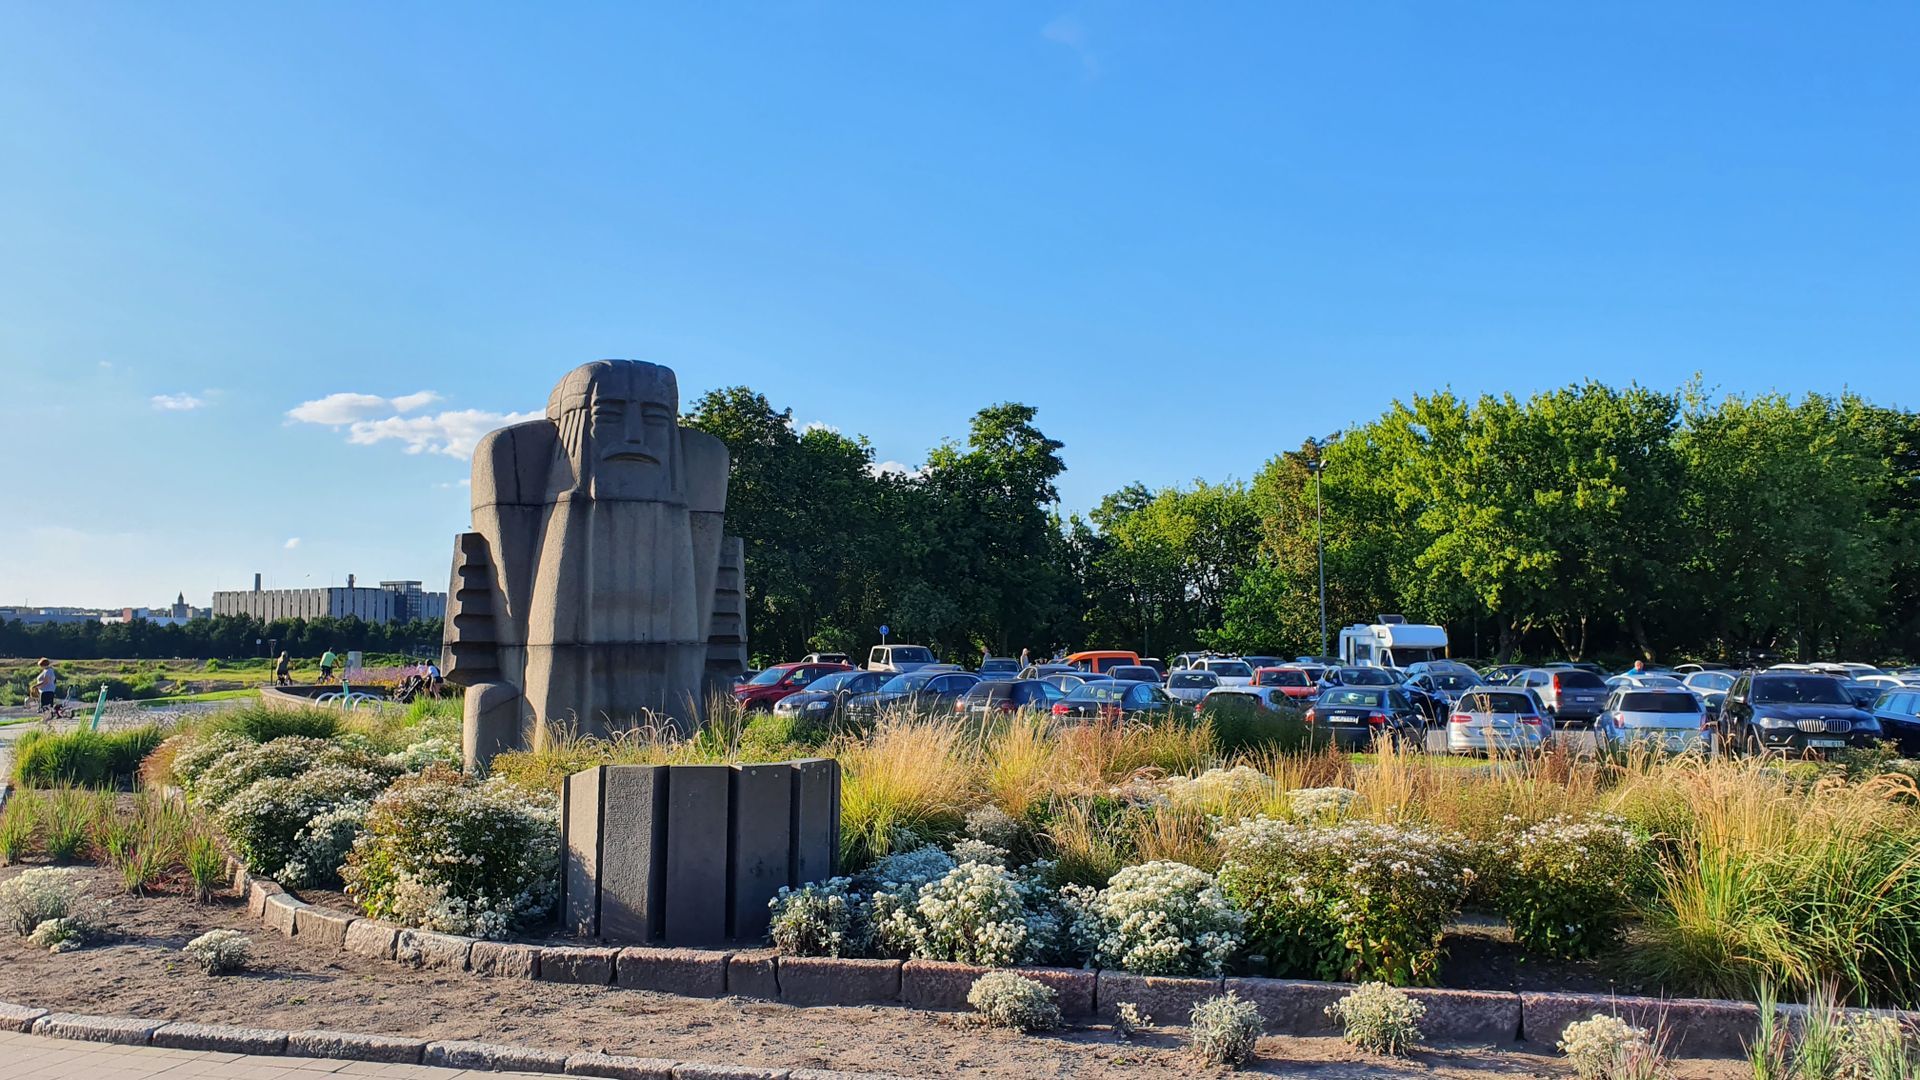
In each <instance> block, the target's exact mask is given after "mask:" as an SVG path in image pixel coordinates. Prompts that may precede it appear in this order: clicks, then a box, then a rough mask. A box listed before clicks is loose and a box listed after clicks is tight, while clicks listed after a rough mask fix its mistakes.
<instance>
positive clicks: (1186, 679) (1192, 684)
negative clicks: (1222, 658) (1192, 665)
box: [1167, 671, 1220, 690]
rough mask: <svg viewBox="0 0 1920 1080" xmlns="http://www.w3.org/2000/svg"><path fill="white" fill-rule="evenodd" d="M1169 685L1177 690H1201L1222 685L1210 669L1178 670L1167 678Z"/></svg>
mask: <svg viewBox="0 0 1920 1080" xmlns="http://www.w3.org/2000/svg"><path fill="white" fill-rule="evenodd" d="M1167 685H1168V686H1171V687H1173V688H1174V689H1175V690H1200V689H1205V688H1207V687H1212V686H1218V685H1220V680H1219V678H1217V677H1216V676H1215V675H1214V674H1213V673H1212V672H1208V671H1182V672H1176V673H1175V674H1174V675H1172V676H1171V677H1170V678H1168V680H1167Z"/></svg>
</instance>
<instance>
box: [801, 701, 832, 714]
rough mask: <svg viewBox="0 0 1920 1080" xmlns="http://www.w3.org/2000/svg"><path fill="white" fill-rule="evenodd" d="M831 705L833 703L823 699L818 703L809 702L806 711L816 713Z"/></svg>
mask: <svg viewBox="0 0 1920 1080" xmlns="http://www.w3.org/2000/svg"><path fill="white" fill-rule="evenodd" d="M832 705H833V702H831V701H828V700H826V699H825V698H822V699H820V700H819V701H809V702H807V711H808V712H816V711H818V710H820V709H825V708H829V707H831V706H832Z"/></svg>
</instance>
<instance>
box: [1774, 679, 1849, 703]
mask: <svg viewBox="0 0 1920 1080" xmlns="http://www.w3.org/2000/svg"><path fill="white" fill-rule="evenodd" d="M1753 701H1754V704H1756V705H1851V704H1852V703H1853V702H1852V700H1851V699H1849V698H1848V697H1847V692H1846V690H1844V689H1842V688H1841V685H1840V680H1838V679H1836V678H1833V677H1832V676H1829V675H1769V676H1766V677H1764V678H1757V679H1755V680H1753Z"/></svg>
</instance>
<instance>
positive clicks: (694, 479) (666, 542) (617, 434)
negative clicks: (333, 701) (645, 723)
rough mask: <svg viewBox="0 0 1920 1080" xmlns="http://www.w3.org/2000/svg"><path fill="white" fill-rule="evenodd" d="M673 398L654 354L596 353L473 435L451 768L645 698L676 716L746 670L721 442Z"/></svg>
mask: <svg viewBox="0 0 1920 1080" xmlns="http://www.w3.org/2000/svg"><path fill="white" fill-rule="evenodd" d="M679 408H680V392H679V386H678V383H677V381H676V380H675V378H674V374H673V372H672V371H671V370H669V369H667V368H664V367H661V366H659V365H657V364H648V363H642V362H639V361H635V360H597V361H595V362H593V363H590V364H584V365H582V366H580V367H577V368H575V369H574V370H572V371H570V372H568V373H567V375H566V377H565V378H563V379H561V380H560V384H559V385H558V386H556V387H554V389H553V393H552V394H551V395H550V396H549V397H548V399H547V411H546V416H545V417H543V418H542V419H539V420H533V421H529V422H527V423H522V424H513V425H510V426H508V427H504V428H501V429H500V430H498V431H494V432H492V433H490V434H488V435H487V436H486V437H485V438H483V439H481V440H480V444H479V446H477V447H476V448H475V449H474V453H473V496H472V500H473V505H472V510H473V523H472V529H471V531H470V532H466V533H462V534H461V535H460V536H459V537H458V539H457V540H456V541H455V543H454V558H453V575H452V583H451V588H450V590H449V593H448V598H447V617H446V638H445V654H446V655H445V664H444V670H445V672H446V676H447V679H448V681H450V682H452V683H454V684H455V685H458V686H462V687H465V688H466V702H465V727H464V737H463V741H464V743H465V754H466V761H467V767H468V768H469V769H478V768H483V767H484V766H485V765H486V763H487V762H488V761H490V760H491V759H492V758H493V756H494V755H495V754H497V753H499V752H500V751H502V750H506V749H513V748H518V747H527V746H536V745H541V744H543V743H545V742H547V741H549V740H551V739H553V738H554V737H555V736H556V735H558V734H560V733H563V732H577V733H579V734H585V735H601V736H605V735H609V734H612V733H613V732H616V731H618V730H621V729H623V728H629V727H633V726H635V725H636V724H637V723H638V722H639V721H640V719H641V718H642V717H643V716H646V715H647V714H651V715H652V716H653V717H654V718H655V719H658V718H663V717H664V718H666V719H668V720H669V721H671V722H672V723H673V724H674V725H675V726H676V727H678V728H680V729H681V730H682V731H690V730H692V729H693V728H695V727H697V726H698V725H699V723H700V722H701V720H702V718H703V717H702V714H703V711H704V706H705V705H706V703H707V701H708V699H709V698H710V697H711V696H712V695H715V694H724V693H725V692H726V690H727V688H728V687H729V685H730V683H731V681H732V677H733V676H735V675H737V674H739V673H740V672H742V671H744V670H745V669H746V659H747V656H746V614H745V597H744V590H745V584H744V580H743V576H744V573H745V567H744V546H743V545H742V543H741V541H740V539H739V538H738V537H732V536H727V535H725V514H726V505H727V469H728V458H727V448H726V445H725V444H723V443H722V442H720V440H718V439H716V438H714V437H713V436H711V435H707V434H705V433H703V432H699V431H694V430H692V429H689V428H684V427H681V426H680V424H679Z"/></svg>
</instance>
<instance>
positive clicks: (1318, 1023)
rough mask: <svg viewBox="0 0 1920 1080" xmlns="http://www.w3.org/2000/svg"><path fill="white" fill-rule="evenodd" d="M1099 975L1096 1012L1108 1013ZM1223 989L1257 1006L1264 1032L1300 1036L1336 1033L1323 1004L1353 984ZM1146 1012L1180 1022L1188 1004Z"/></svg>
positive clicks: (1264, 983)
mask: <svg viewBox="0 0 1920 1080" xmlns="http://www.w3.org/2000/svg"><path fill="white" fill-rule="evenodd" d="M1101 977H1102V980H1103V981H1102V987H1101V991H1100V1012H1101V1015H1103V1016H1112V1015H1113V1009H1112V1006H1111V1005H1109V1004H1108V1002H1107V990H1106V987H1105V984H1104V980H1105V977H1106V973H1105V972H1101ZM1117 989H1118V988H1117V987H1116V992H1117ZM1226 989H1228V990H1231V991H1233V992H1234V993H1236V994H1238V995H1240V996H1241V997H1243V998H1245V999H1247V1000H1248V1001H1251V1002H1253V1003H1254V1005H1255V1006H1256V1007H1258V1008H1259V1010H1260V1020H1261V1022H1262V1023H1263V1024H1265V1025H1266V1030H1267V1034H1269V1035H1292V1036H1296V1037H1302V1038H1304V1037H1311V1036H1319V1035H1338V1034H1340V1021H1338V1020H1335V1019H1334V1018H1333V1017H1331V1016H1328V1015H1327V1006H1329V1005H1332V1004H1333V1003H1334V1002H1336V1001H1339V1000H1340V999H1341V998H1343V997H1346V996H1347V995H1348V994H1351V993H1353V991H1354V984H1352V983H1334V982H1317V981H1315V980H1313V979H1228V980H1227V981H1226ZM1147 1011H1148V1012H1149V1013H1152V1014H1153V1018H1154V1020H1156V1021H1160V1020H1164V1021H1166V1022H1167V1023H1169V1024H1184V1023H1186V1022H1187V1013H1188V1012H1190V1011H1191V1006H1189V1007H1188V1008H1187V1009H1184V1010H1182V1011H1181V1013H1180V1015H1179V1017H1177V1018H1176V1017H1173V1016H1171V1015H1168V1016H1165V1017H1163V1016H1161V1015H1160V1014H1159V1013H1155V1012H1153V1010H1151V1009H1149V1010H1147Z"/></svg>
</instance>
